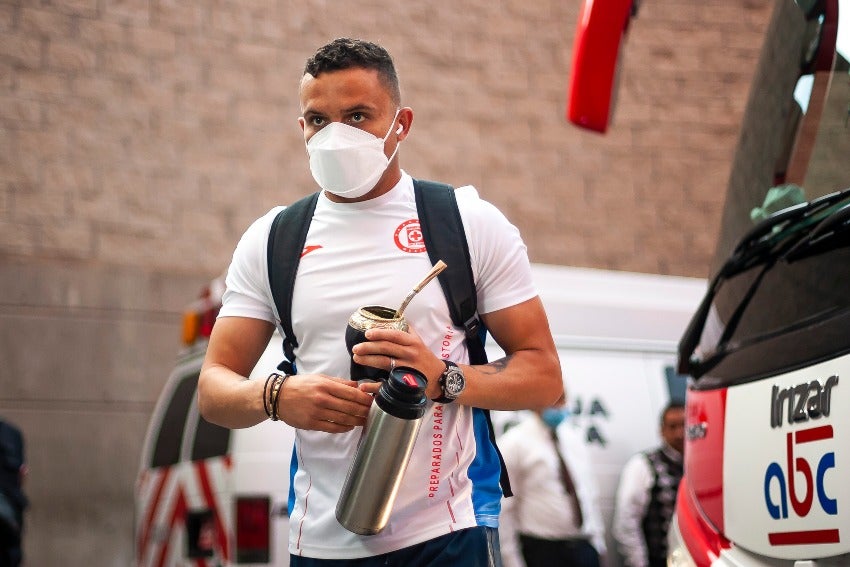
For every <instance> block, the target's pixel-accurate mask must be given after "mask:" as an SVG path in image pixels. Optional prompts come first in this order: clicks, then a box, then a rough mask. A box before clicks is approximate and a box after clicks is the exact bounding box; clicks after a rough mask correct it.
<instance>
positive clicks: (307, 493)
mask: <svg viewBox="0 0 850 567" xmlns="http://www.w3.org/2000/svg"><path fill="white" fill-rule="evenodd" d="M456 195H457V201H458V207H459V209H460V213H461V218H462V219H463V224H464V229H465V231H466V237H467V241H468V245H469V252H470V257H471V264H472V271H473V275H474V279H475V282H476V291H477V297H478V309H479V311H480V312H481V313H489V312H492V311H496V310H499V309H503V308H506V307H510V306H513V305H517V304H519V303H521V302H523V301H526V300H528V299H531V298H533V297H535V296H536V295H537V292H536V290H535V287H534V284H533V282H532V277H531V270H530V266H529V262H528V257H527V254H526V248H525V245H524V243H523V242H522V239H521V237H520V235H519V231H518V230H517V229H516V228H515V227H514V226H513V225H511V224H510V223H509V222H508V221H507V219H506V218H505V217H504V215H502V214H501V213H500V212H499V211H498V209H496V208H495V207H493V206H492V205H490V204H489V203H487V202H485V201H482V200H481V199H479V197H478V193H477V192H476V190H475V189H474V188H473V187H463V188H460V189H458V190H457V191H456ZM281 210H282V208H281V207H276V208H274V209H272V210H271V211H269V212H268V213H267V214H266V215H264V216H263V217H261V218H260V219H258V220H257V221H256V222H254V223H253V224H252V225H251V226H250V227H249V228H248V230H247V231H246V232H245V234H244V235H243V236H242V239H241V240H240V242H239V244H238V246H237V248H236V251H235V252H234V255H233V261H232V263H231V265H230V268H229V270H228V274H227V279H226V282H227V290H226V291H225V293H224V297H223V306H222V308H221V311H220V313H219V317H230V316H240V317H251V318H257V319H263V320H266V321H270V322H273V323H275V324H276V325H278V326H279V319H278V315H277V310H276V309H275V307H274V301H273V298H272V294H271V289H270V287H269V281H268V266H267V256H266V250H267V244H268V236H269V230H270V227H271V223H272V221H273V220H274V218H275V216H276V215H277V214H278V213H279V212H280V211H281ZM430 269H431V262H430V260H429V258H428V254H427V253H426V250H425V245H424V242H423V240H422V232H421V230H420V228H419V221H418V217H417V214H416V203H415V200H414V193H413V180H412V178H411V177H410V176H409V175H407V174H406V173H403V175H402V178H401V180H400V181H399V183H398V184H397V185H396V186H395V187H394V188H393V189H392V190H391V191H390V192H388V193H386V194H385V195H382V196H380V197H377V198H375V199H371V200H368V201H364V202H360V203H334V202H332V201H330V200H329V199H328V198H327V197H326V196H325V195H324V194H323V195H321V196H320V197H319V201H318V203H317V205H316V211H315V214H314V216H313V220H312V222H311V224H310V229H309V232H308V234H307V241H306V243H305V247H304V250H303V251H302V257H301V261H300V264H299V268H298V275H297V277H296V281H295V288H294V291H293V298H292V327H293V331H294V332H295V336H296V337H297V338H298V343H299V347H298V349H296V362H297V366H298V371H299V373H305V374H311V373H324V374H328V375H331V376H339V377H344V378H348V377H349V369H350V357H349V354H348V351H347V349H346V346H345V329H346V326H347V322H348V318H349V316H350V315H351V314H352V313H353V312H354V311H355V310H356V309H358V308H359V307H362V306H366V305H384V306H387V307H393V308H395V307H397V306H399V305H400V304H401V302H402V301H403V300H404V298H405V297H406V295H407V294H408V293H409V292H410V290H411V289H412V288H413V286H414V285H416V283H417V282H418V281H419V280H421V279H422V277H423V276H424V275H425V274H427V273H428V271H429V270H430ZM405 317H406V319H407V321H408V322H409V323H410V325H411V326H412V327H413V328H414V329H415V330H416V332H417V333H418V334H419V335H420V336H421V337H422V339H423V341H424V342H425V344H427V345H429V346H430V347H431V348H432V351H433V352H434V353H435V354H437V355H438V356H440V357H441V358H443V359H450V360H453V361H455V362H460V363H464V362H467V361H468V355H467V350H466V345H465V343H464V340H463V338H464V337H463V330H462V329H459V328H456V327H454V326H453V325H452V323H451V317H450V315H449V311H448V306H447V304H446V301H445V299H444V296H443V293H442V290H441V288H440V285H439V284H438V283H437V282H432V283H431V284H429V285H427V286H425V287H424V288H423V289H422V291H421V292H420V293H419V294H417V295H416V296H415V297H414V298H413V300H412V301H411V303H410V305H409V306H408V307H407V309H406V310H405ZM483 417H484V416H483V414H482V413H481V411H480V410H473V409H472V408H470V407H467V406H462V405H460V404H456V403H455V404H447V405H441V404H433V403H429V407H428V410H427V411H426V414H425V416H424V417H423V418H422V419H423V422H422V425H421V427H420V430H419V435H418V437H417V440H416V444H415V446H414V449H413V455H412V457H411V460H410V463H409V465H408V468H407V471H406V473H405V476H404V479H403V480H402V484H401V488H400V490H399V494H398V496H397V498H396V501H395V504H394V506H393V512H392V515H391V517H390V520H389V523H388V525H387V526H386V528H384V530H383V531H382V532H381V533H380V534H377V535H374V536H359V535H356V534H353V533H351V532H349V531H347V530H346V529H345V528H343V527H342V526H341V525H340V524H339V523H338V522H337V520H336V517H335V508H336V503H337V500H338V498H339V493H340V491H341V489H342V485H343V482H344V480H345V476H346V473H347V471H348V467H349V464H350V462H351V460H352V458H353V456H354V454H355V452H356V449H357V443H358V440H359V438H360V434H361V428H355V429H354V430H353V431H350V432H348V433H338V434H330V433H324V432H320V431H306V430H298V431H297V432H296V444H295V453H296V455H295V459H294V461H293V470H292V471H291V474H292V479H291V482H292V484H291V486H293V487H294V491H295V500H294V503H292V504H291V510H290V526H291V530H290V539H289V550H290V552H291V553H293V554H296V555H303V556H306V557H314V558H325V559H344V558H356V557H365V556H372V555H379V554H381V553H386V552H389V551H393V550H396V549H401V548H403V547H407V546H410V545H413V544H416V543H420V542H423V541H427V540H429V539H433V538H435V537H438V536H441V535H444V534H447V533H449V532H451V531H455V530H459V529H463V528H468V527H473V526H476V525H489V526H496V525H497V521H498V514H499V499H500V496H501V491H500V489H499V487H498V478H499V470H498V460H495V462H494V460H493V454H492V448H491V447H482V445H481V444H482V442H484V443H486V440H487V435H486V423H485V422H484V419H483ZM476 457H477V458H476ZM494 467H495V470H494Z"/></svg>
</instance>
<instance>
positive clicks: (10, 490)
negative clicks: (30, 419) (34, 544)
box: [0, 419, 28, 567]
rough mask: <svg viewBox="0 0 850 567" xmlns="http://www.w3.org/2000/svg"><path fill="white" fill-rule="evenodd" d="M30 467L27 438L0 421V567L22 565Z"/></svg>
mask: <svg viewBox="0 0 850 567" xmlns="http://www.w3.org/2000/svg"><path fill="white" fill-rule="evenodd" d="M26 472H27V467H26V464H25V461H24V436H23V434H22V433H21V430H20V429H18V427H17V426H15V425H13V424H11V423H9V422H7V421H3V420H2V419H0V567H17V566H18V565H20V564H21V560H22V555H23V554H22V550H21V536H22V534H23V525H24V510H25V509H26V507H27V504H28V501H27V497H26V496H25V495H24V491H23V481H24V476H26Z"/></svg>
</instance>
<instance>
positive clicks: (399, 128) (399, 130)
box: [395, 124, 404, 135]
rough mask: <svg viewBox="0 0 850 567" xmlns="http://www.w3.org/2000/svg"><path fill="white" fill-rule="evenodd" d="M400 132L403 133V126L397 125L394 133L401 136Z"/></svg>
mask: <svg viewBox="0 0 850 567" xmlns="http://www.w3.org/2000/svg"><path fill="white" fill-rule="evenodd" d="M402 132H404V125H403V124H399V125H398V130H396V131H395V133H396V134H397V135H398V134H401V133H402Z"/></svg>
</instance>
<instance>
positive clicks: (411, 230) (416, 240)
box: [395, 219, 425, 253]
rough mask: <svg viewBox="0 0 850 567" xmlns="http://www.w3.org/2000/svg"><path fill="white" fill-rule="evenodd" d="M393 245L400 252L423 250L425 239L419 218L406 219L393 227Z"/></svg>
mask: <svg viewBox="0 0 850 567" xmlns="http://www.w3.org/2000/svg"><path fill="white" fill-rule="evenodd" d="M395 245H396V246H398V248H399V250H401V251H402V252H411V253H416V252H425V239H424V238H423V237H422V227H421V226H419V219H410V220H406V221H404V222H403V223H401V224H400V225H398V228H397V229H395Z"/></svg>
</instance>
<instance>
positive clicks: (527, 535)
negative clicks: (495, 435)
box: [499, 396, 606, 567]
mask: <svg viewBox="0 0 850 567" xmlns="http://www.w3.org/2000/svg"><path fill="white" fill-rule="evenodd" d="M565 403H566V401H565V398H564V396H561V398H560V399H559V400H558V401H557V402H556V404H555V405H554V406H553V407H549V408H546V409H543V410H540V411H535V412H527V415H526V416H525V418H524V419H523V420H522V421H520V422H519V423H518V424H517V425H515V426H513V427H511V428H510V429H508V430H507V431H506V432H505V433H504V434H503V435H502V436H501V438H500V439H499V447H500V449H501V451H502V456H503V457H504V459H505V465H506V466H507V469H508V477H509V478H510V479H511V489H512V491H513V493H514V496H513V497H512V498H506V499H504V500H503V502H502V515H501V517H500V524H499V539H500V542H501V545H502V561H503V563H504V565H505V567H522V566H525V567H563V566H570V567H598V566H599V565H600V557H602V556H604V555H605V551H606V550H605V527H604V523H603V520H602V514H601V512H600V510H599V503H598V490H597V487H596V480H595V476H594V474H593V470H592V467H591V465H590V459H589V456H588V452H587V446H586V445H585V443H584V441H583V439H582V436H581V433H580V431H579V430H577V429H575V428H574V427H571V426H570V424H569V423H568V422H567V421H565V420H566V418H567V417H568V410H567V408H566V405H565Z"/></svg>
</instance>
